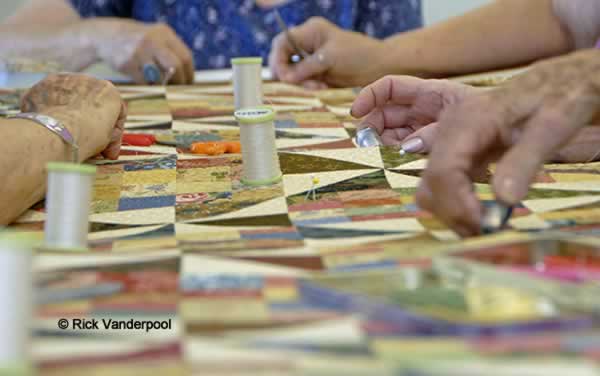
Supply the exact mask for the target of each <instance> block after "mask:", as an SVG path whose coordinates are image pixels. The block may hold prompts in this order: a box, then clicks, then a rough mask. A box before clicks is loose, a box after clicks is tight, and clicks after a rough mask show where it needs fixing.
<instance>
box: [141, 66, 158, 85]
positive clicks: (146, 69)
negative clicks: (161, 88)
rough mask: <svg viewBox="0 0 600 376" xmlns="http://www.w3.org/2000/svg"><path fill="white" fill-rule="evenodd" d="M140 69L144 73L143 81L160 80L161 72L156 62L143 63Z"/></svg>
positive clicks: (152, 81) (153, 82) (150, 82)
mask: <svg viewBox="0 0 600 376" xmlns="http://www.w3.org/2000/svg"><path fill="white" fill-rule="evenodd" d="M142 71H143V73H144V81H146V83H149V84H157V83H159V82H160V78H161V76H162V74H161V72H160V69H159V68H158V67H157V66H156V64H153V63H148V64H144V66H143V67H142Z"/></svg>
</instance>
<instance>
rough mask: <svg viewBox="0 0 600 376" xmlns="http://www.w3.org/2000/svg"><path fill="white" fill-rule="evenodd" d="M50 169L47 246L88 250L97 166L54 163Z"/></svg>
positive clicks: (60, 248)
mask: <svg viewBox="0 0 600 376" xmlns="http://www.w3.org/2000/svg"><path fill="white" fill-rule="evenodd" d="M47 170H48V192H47V194H46V224H45V227H44V233H45V242H44V247H45V248H48V249H52V250H59V251H86V250H87V236H88V231H89V215H90V202H91V198H92V184H93V182H94V177H95V174H96V167H94V166H89V165H82V164H74V163H59V162H51V163H48V165H47Z"/></svg>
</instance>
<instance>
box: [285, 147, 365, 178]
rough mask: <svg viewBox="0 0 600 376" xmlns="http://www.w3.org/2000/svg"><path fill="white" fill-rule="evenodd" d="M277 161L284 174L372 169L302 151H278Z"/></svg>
mask: <svg viewBox="0 0 600 376" xmlns="http://www.w3.org/2000/svg"><path fill="white" fill-rule="evenodd" d="M279 162H280V164H281V170H282V172H283V174H284V175H288V174H308V173H319V172H335V171H347V170H364V169H372V168H373V167H371V166H368V165H362V164H359V163H354V162H349V161H341V160H337V159H330V158H324V157H319V156H315V155H307V154H304V153H302V154H301V153H291V152H280V153H279Z"/></svg>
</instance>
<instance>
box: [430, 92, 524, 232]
mask: <svg viewBox="0 0 600 376" xmlns="http://www.w3.org/2000/svg"><path fill="white" fill-rule="evenodd" d="M495 100H496V98H493V97H491V96H488V95H479V96H477V97H473V98H471V99H469V100H465V101H464V102H462V103H461V104H460V105H458V106H455V107H452V108H451V109H449V110H446V111H445V112H444V113H443V114H442V116H441V119H440V122H439V125H438V127H437V129H438V135H439V139H440V140H443V141H438V142H435V141H434V142H433V146H432V153H431V156H430V158H429V163H428V166H427V169H426V171H425V173H424V175H423V181H424V182H423V184H425V185H426V186H427V188H428V189H429V190H430V191H431V192H432V194H433V195H432V197H433V198H432V203H431V208H432V211H433V212H434V213H435V214H436V215H437V216H439V217H440V218H441V219H442V220H443V221H444V222H446V223H447V224H448V225H449V226H450V227H451V228H453V229H455V230H457V231H458V232H460V233H461V234H462V235H464V234H466V233H469V234H477V233H478V232H479V223H480V219H481V205H480V203H479V200H478V199H477V196H476V194H475V193H474V191H473V180H472V175H473V173H474V172H475V171H476V170H477V169H478V168H479V164H478V161H479V160H482V159H483V160H485V159H486V158H487V157H486V155H487V154H489V153H491V152H492V151H493V150H494V149H495V148H496V145H497V143H498V141H499V133H500V131H499V129H498V127H499V125H498V124H502V125H503V124H507V125H506V126H505V127H506V128H509V126H510V125H511V124H513V122H514V121H515V118H516V115H515V113H514V112H511V111H506V110H505V105H504V104H503V103H497V102H495ZM438 135H435V134H434V137H438Z"/></svg>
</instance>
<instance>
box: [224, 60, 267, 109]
mask: <svg viewBox="0 0 600 376" xmlns="http://www.w3.org/2000/svg"><path fill="white" fill-rule="evenodd" d="M231 66H232V67H233V94H234V101H235V109H236V111H237V110H240V109H242V108H251V107H257V106H262V105H263V89H262V76H261V71H262V58H261V57H238V58H235V59H231Z"/></svg>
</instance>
